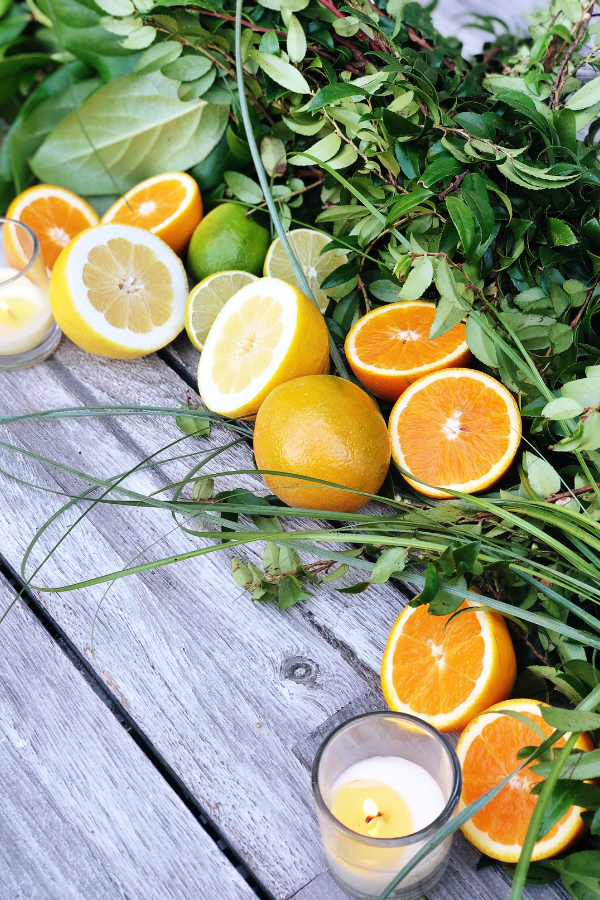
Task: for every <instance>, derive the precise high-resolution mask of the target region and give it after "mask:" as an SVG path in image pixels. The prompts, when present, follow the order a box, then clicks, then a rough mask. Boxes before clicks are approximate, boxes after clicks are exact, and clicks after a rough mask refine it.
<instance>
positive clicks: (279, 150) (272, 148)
mask: <svg viewBox="0 0 600 900" xmlns="http://www.w3.org/2000/svg"><path fill="white" fill-rule="evenodd" d="M260 158H261V159H262V164H263V166H264V167H265V169H266V172H267V175H283V173H284V172H285V170H286V162H285V146H284V143H283V141H282V140H280V139H279V138H276V137H271V136H270V135H266V136H265V137H264V138H263V139H262V141H261V142H260Z"/></svg>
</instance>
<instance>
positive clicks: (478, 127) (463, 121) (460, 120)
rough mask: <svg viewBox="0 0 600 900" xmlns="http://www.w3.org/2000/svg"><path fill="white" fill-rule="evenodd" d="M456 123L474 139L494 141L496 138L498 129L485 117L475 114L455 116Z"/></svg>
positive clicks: (465, 113)
mask: <svg viewBox="0 0 600 900" xmlns="http://www.w3.org/2000/svg"><path fill="white" fill-rule="evenodd" d="M454 121H455V122H456V124H457V125H458V126H459V127H460V128H464V130H465V131H468V132H469V134H472V135H473V137H478V138H488V139H490V140H494V139H495V137H496V129H495V128H494V127H493V126H491V125H490V124H489V122H488V121H486V119H485V118H484V116H482V115H479V114H478V113H474V112H464V113H458V115H456V116H454Z"/></svg>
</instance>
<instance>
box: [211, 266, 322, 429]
mask: <svg viewBox="0 0 600 900" xmlns="http://www.w3.org/2000/svg"><path fill="white" fill-rule="evenodd" d="M328 370H329V341H328V334H327V326H326V325H325V320H324V319H323V317H322V316H321V314H320V313H319V312H318V310H317V309H316V308H315V306H314V304H313V303H312V301H311V300H309V299H308V297H306V296H305V295H304V294H302V293H301V292H300V291H298V290H296V288H294V287H292V286H291V285H289V284H285V282H283V281H279V280H278V279H276V278H260V279H258V280H257V281H254V282H252V283H251V284H247V285H246V286H245V287H243V288H241V290H239V291H238V292H237V294H234V296H233V297H232V298H231V299H230V300H229V301H228V302H227V303H226V304H225V306H224V307H223V309H222V310H221V312H220V313H219V314H218V315H217V317H216V319H215V321H214V323H213V326H212V328H211V329H210V331H209V333H208V336H207V338H206V342H205V344H204V349H203V351H202V356H201V357H200V365H199V367H198V387H199V390H200V395H201V397H202V399H203V401H204V403H205V404H206V406H207V407H208V408H209V409H210V410H213V411H214V412H218V413H221V414H222V415H226V416H231V417H233V418H235V417H240V416H250V415H254V414H255V413H256V412H258V409H259V408H260V405H261V403H262V402H263V400H264V399H265V397H266V396H267V395H268V394H269V393H270V391H272V390H273V388H274V387H276V386H277V385H278V384H282V383H283V382H285V381H290V380H291V379H292V378H298V377H299V376H300V375H313V374H320V373H322V372H325V371H328Z"/></svg>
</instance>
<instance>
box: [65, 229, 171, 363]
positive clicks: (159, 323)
mask: <svg viewBox="0 0 600 900" xmlns="http://www.w3.org/2000/svg"><path fill="white" fill-rule="evenodd" d="M186 298H187V277H186V274H185V269H184V268H183V264H182V262H181V260H180V259H179V257H178V256H176V255H175V253H174V252H173V251H172V250H171V248H170V247H168V246H167V244H165V243H164V241H161V239H160V238H158V237H156V235H154V234H150V232H148V231H144V230H143V229H142V228H133V227H132V226H131V225H98V226H96V228H90V229H88V230H87V231H84V232H82V233H81V234H80V235H78V237H76V238H75V239H74V240H72V241H71V243H70V244H69V246H68V247H66V249H65V250H64V251H63V252H62V253H61V255H60V257H59V258H58V260H57V263H56V265H55V267H54V270H53V272H52V275H51V277H50V304H51V306H52V311H53V313H54V317H55V319H56V321H57V322H58V325H59V326H60V327H61V328H62V330H63V331H64V333H65V334H66V335H67V337H69V338H71V340H72V341H73V343H75V344H77V345H78V346H79V347H82V348H83V349H84V350H87V351H88V352H89V353H95V354H96V355H97V356H108V357H111V358H112V359H134V358H136V357H138V356H145V355H146V354H148V353H152V352H153V351H155V350H159V349H160V348H161V347H164V346H165V345H166V344H168V343H170V342H171V341H172V340H173V339H174V338H175V337H176V336H177V335H178V334H179V332H180V331H182V330H183V314H184V310H185V302H186Z"/></svg>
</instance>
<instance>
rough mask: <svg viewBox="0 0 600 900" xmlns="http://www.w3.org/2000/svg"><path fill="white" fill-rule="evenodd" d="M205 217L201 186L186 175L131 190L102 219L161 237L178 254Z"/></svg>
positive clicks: (166, 176) (149, 180)
mask: <svg viewBox="0 0 600 900" xmlns="http://www.w3.org/2000/svg"><path fill="white" fill-rule="evenodd" d="M201 218H202V198H201V197H200V191H199V189H198V185H197V184H196V182H195V181H194V179H193V178H192V176H191V175H187V174H186V173H185V172H166V173H165V174H164V175H154V176H153V177H152V178H146V180H145V181H141V182H140V183H139V184H136V186H135V187H133V188H131V190H129V191H127V193H126V194H124V195H123V196H122V197H120V198H119V199H118V200H117V201H116V203H113V205H112V206H111V207H110V209H108V210H107V211H106V212H105V213H104V215H103V216H102V224H106V223H108V222H118V223H119V224H120V225H135V226H136V227H137V228H145V229H146V231H151V232H152V234H156V235H158V237H159V238H162V239H163V241H164V242H165V243H166V244H168V245H169V247H170V248H171V249H172V250H174V251H175V253H181V252H182V251H183V250H185V248H186V247H187V245H188V244H189V242H190V239H191V237H192V234H193V233H194V229H195V228H196V225H198V223H199V222H200V220H201Z"/></svg>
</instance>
